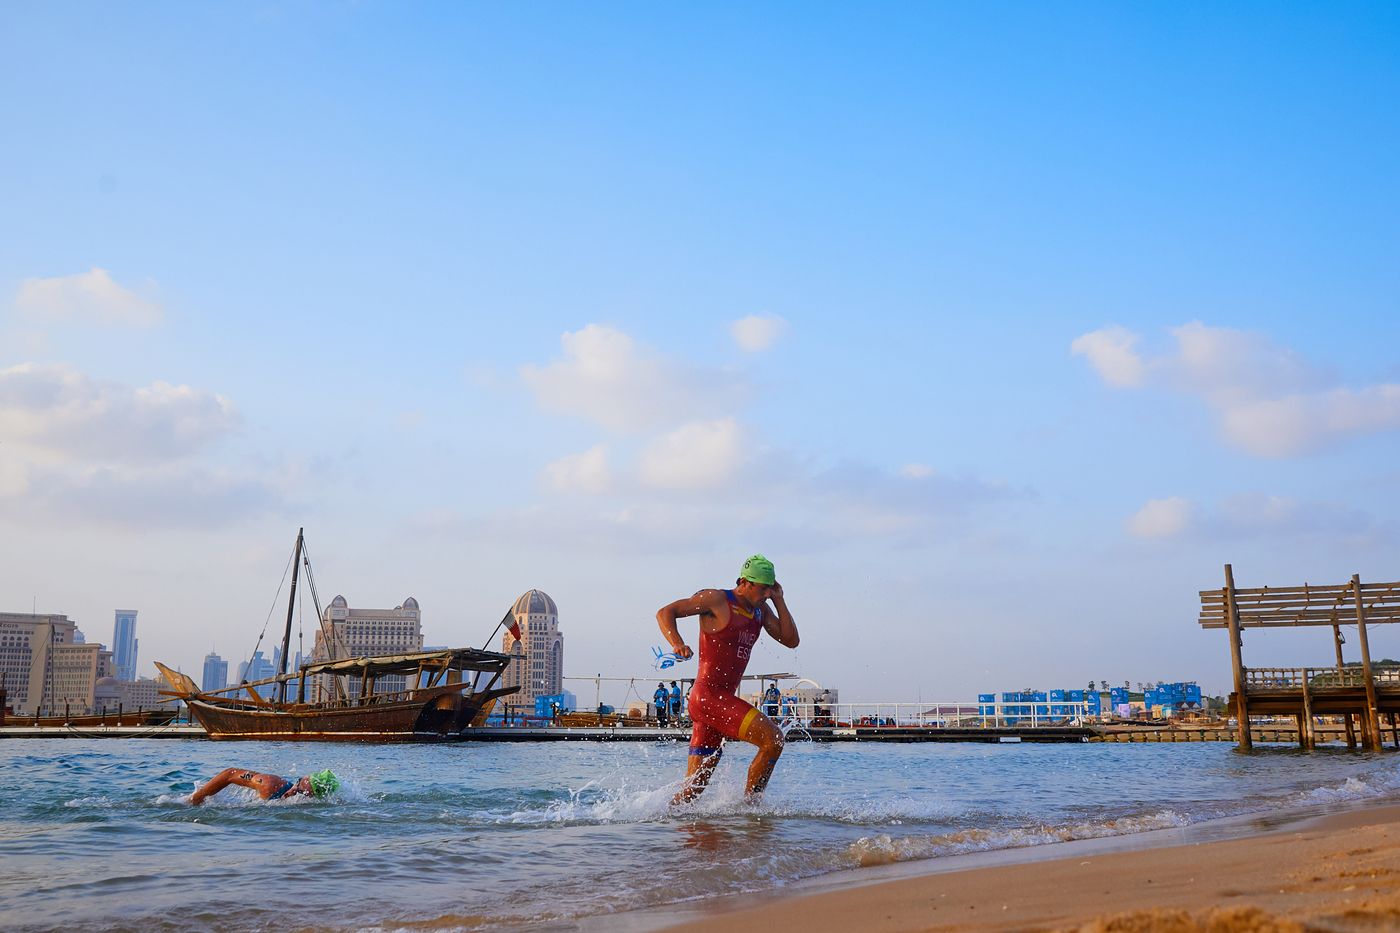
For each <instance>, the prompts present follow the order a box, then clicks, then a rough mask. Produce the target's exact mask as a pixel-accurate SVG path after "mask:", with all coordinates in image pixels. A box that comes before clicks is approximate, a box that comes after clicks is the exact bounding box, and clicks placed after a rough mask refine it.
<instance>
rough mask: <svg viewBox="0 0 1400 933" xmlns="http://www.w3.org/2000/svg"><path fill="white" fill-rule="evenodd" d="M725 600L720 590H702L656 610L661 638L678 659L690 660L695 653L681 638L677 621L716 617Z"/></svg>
mask: <svg viewBox="0 0 1400 933" xmlns="http://www.w3.org/2000/svg"><path fill="white" fill-rule="evenodd" d="M723 599H724V594H723V593H721V592H720V591H719V590H701V591H700V592H698V593H696V594H695V595H694V596H689V597H687V598H685V599H678V600H676V601H675V602H673V603H667V604H666V605H664V606H662V607H661V608H660V609H658V610H656V624H657V626H658V627H659V628H660V629H661V637H662V638H664V639H666V643H667V644H668V645H670V646H671V650H672V651H674V652H675V653H676V656H677V657H679V658H688V657H690V656H691V655H692V654H694V652H692V651H691V650H690V646H689V645H687V644H686V643H685V639H684V638H682V637H681V633H680V629H679V628H677V627H676V620H677V619H684V618H686V617H688V616H703V615H706V614H709V615H714V613H715V610H716V609H717V608H719V603H720V601H722V600H723Z"/></svg>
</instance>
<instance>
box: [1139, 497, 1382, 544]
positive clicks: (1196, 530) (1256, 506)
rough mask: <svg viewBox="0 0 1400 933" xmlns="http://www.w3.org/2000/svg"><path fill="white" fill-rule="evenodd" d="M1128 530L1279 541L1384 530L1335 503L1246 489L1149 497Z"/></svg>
mask: <svg viewBox="0 0 1400 933" xmlns="http://www.w3.org/2000/svg"><path fill="white" fill-rule="evenodd" d="M1127 528H1128V531H1129V533H1130V534H1132V535H1133V536H1134V537H1137V538H1144V539H1158V540H1170V539H1183V540H1198V539H1199V540H1210V541H1221V540H1242V539H1261V540H1268V541H1274V542H1278V541H1281V540H1283V539H1287V538H1302V539H1307V540H1308V541H1310V542H1312V543H1313V544H1317V543H1319V542H1322V541H1330V542H1337V541H1345V542H1351V543H1354V542H1359V541H1365V540H1373V539H1375V538H1376V536H1378V535H1385V534H1387V533H1388V532H1387V530H1386V526H1385V523H1384V522H1382V521H1381V520H1380V519H1378V518H1377V517H1376V516H1375V515H1372V514H1368V513H1366V512H1364V511H1362V510H1359V509H1355V508H1351V507H1349V506H1346V505H1343V504H1341V503H1337V502H1326V501H1310V500H1303V499H1298V498H1295V497H1292V496H1279V495H1272V494H1269V493H1263V492H1246V493H1240V494H1237V495H1233V496H1228V497H1226V498H1224V499H1222V500H1220V501H1218V502H1214V503H1202V502H1197V501H1195V500H1192V499H1189V498H1186V497H1182V496H1172V497H1169V498H1163V499H1149V500H1148V501H1147V502H1146V503H1144V504H1143V506H1142V507H1141V508H1140V509H1138V510H1137V512H1135V513H1134V514H1133V515H1132V516H1130V517H1129V518H1128V520H1127Z"/></svg>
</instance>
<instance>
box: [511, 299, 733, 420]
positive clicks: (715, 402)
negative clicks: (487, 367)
mask: <svg viewBox="0 0 1400 933" xmlns="http://www.w3.org/2000/svg"><path fill="white" fill-rule="evenodd" d="M560 340H561V343H562V345H563V350H564V356H563V359H560V360H556V361H555V362H553V363H549V364H546V365H544V366H536V365H526V366H523V367H521V370H520V375H521V378H522V379H523V380H524V381H525V384H526V385H527V386H528V387H529V388H530V390H531V391H532V392H533V393H534V395H535V399H536V401H538V402H539V404H540V405H541V406H542V407H544V408H545V409H547V410H549V411H554V412H559V413H561V414H568V415H575V416H578V417H580V418H585V419H587V420H589V421H592V422H593V423H595V424H598V425H601V426H602V427H604V428H606V429H608V430H610V431H615V432H619V433H634V432H640V431H647V430H652V429H656V428H659V427H663V426H665V425H667V424H675V423H677V422H681V421H686V420H691V419H693V418H697V417H703V416H707V415H710V416H712V415H716V414H722V413H723V412H724V410H725V409H726V408H728V407H730V406H732V405H733V404H734V403H735V402H736V401H737V400H738V398H739V397H740V396H741V394H742V380H741V379H740V378H739V377H738V376H737V375H736V374H734V373H730V372H727V371H723V370H720V369H718V368H711V367H705V366H700V365H696V364H693V363H689V362H686V361H684V360H679V359H675V358H671V357H668V356H666V355H665V354H662V353H660V352H659V351H657V350H655V349H653V348H650V347H646V346H643V345H641V344H639V343H637V342H636V341H635V340H633V339H632V337H631V336H629V335H628V334H626V333H624V332H622V331H620V330H617V329H616V328H612V327H608V326H606V325H603V324H589V325H588V326H586V327H584V328H583V329H581V330H577V331H572V332H569V333H566V334H564V335H563V337H562V338H560Z"/></svg>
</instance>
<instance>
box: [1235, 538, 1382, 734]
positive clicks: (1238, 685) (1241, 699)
mask: <svg viewBox="0 0 1400 933" xmlns="http://www.w3.org/2000/svg"><path fill="white" fill-rule="evenodd" d="M1358 592H1359V591H1358ZM1225 620H1226V622H1227V623H1228V625H1229V627H1230V666H1231V668H1232V669H1233V671H1234V675H1235V717H1236V719H1238V720H1239V731H1238V734H1239V747H1240V748H1242V749H1244V750H1245V751H1248V750H1249V749H1251V748H1253V747H1254V740H1253V738H1252V737H1251V736H1250V734H1249V699H1248V698H1247V697H1246V696H1245V689H1244V661H1243V660H1242V659H1241V651H1242V648H1241V646H1242V641H1241V639H1240V611H1239V607H1238V606H1236V605H1235V571H1234V568H1232V567H1231V566H1230V565H1229V564H1226V565H1225Z"/></svg>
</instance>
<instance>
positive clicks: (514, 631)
mask: <svg viewBox="0 0 1400 933" xmlns="http://www.w3.org/2000/svg"><path fill="white" fill-rule="evenodd" d="M506 631H508V632H510V637H511V638H514V639H515V640H516V641H524V640H525V638H524V636H523V635H521V634H520V623H519V622H517V621H515V616H511V619H510V624H509V625H507V626H506Z"/></svg>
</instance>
